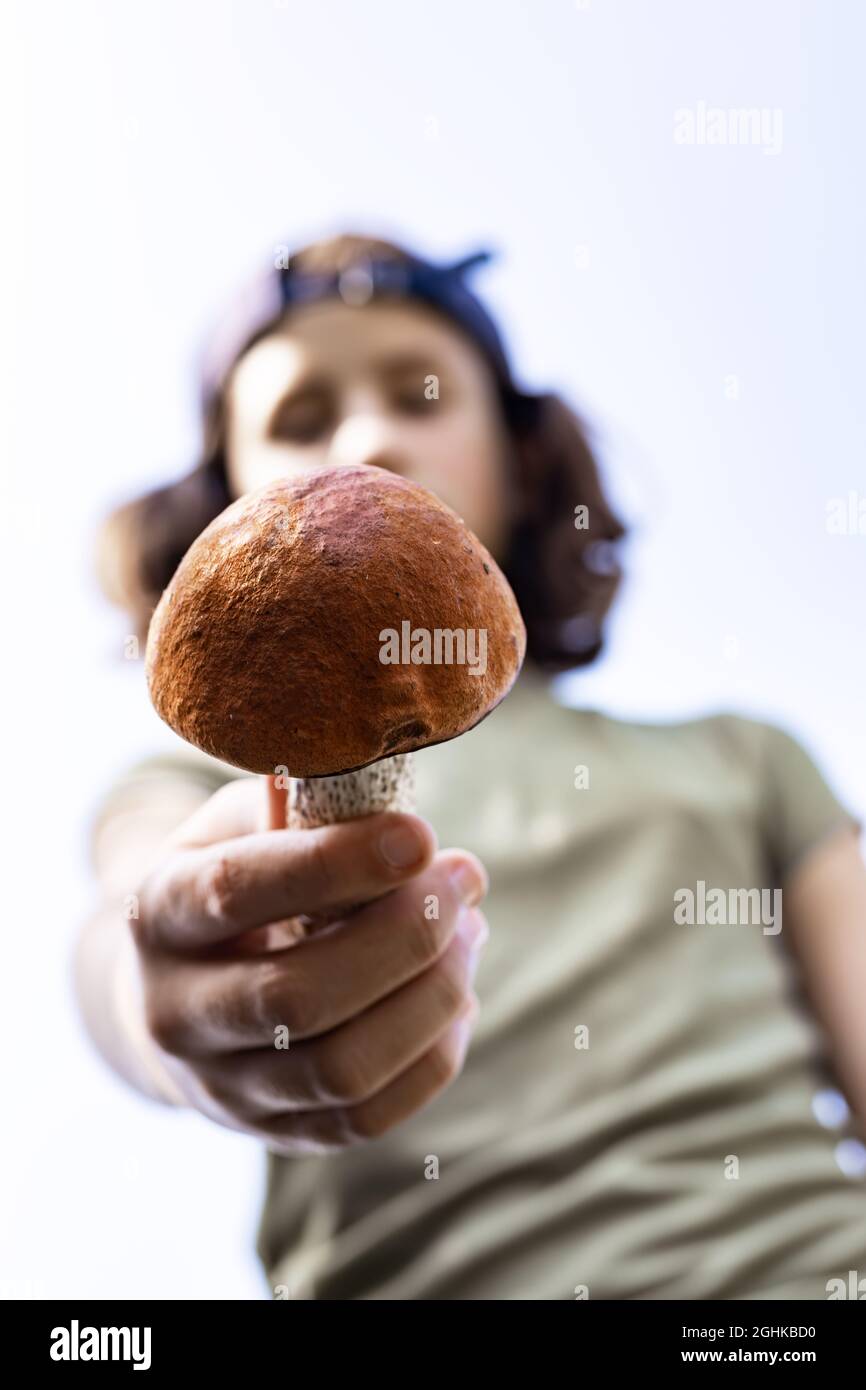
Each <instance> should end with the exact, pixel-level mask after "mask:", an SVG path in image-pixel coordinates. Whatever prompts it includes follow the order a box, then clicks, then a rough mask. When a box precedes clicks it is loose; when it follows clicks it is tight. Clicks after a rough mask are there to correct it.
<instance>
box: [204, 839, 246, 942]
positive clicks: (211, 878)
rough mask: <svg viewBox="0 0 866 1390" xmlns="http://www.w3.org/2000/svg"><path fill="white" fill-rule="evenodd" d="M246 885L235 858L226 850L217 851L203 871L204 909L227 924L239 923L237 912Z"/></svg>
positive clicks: (243, 874)
mask: <svg viewBox="0 0 866 1390" xmlns="http://www.w3.org/2000/svg"><path fill="white" fill-rule="evenodd" d="M246 886H247V885H246V875H245V873H244V871H243V870H242V869H241V868H240V866H239V864H238V862H237V860H236V859H235V858H233V857H232V855H231V854H230V853H229V852H228V851H224V850H221V851H219V852H218V853H217V854H215V855H214V856H213V857H212V858H211V859H210V861H209V862H208V864H207V868H206V869H205V871H204V884H203V897H204V904H205V910H206V911H207V912H208V914H209V915H210V916H211V917H214V918H218V919H219V920H220V921H223V922H225V923H227V925H229V926H236V925H239V922H238V914H239V910H240V903H241V898H242V896H243V892H244V889H245V888H246Z"/></svg>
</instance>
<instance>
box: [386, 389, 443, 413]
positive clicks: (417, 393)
mask: <svg viewBox="0 0 866 1390" xmlns="http://www.w3.org/2000/svg"><path fill="white" fill-rule="evenodd" d="M391 403H392V405H393V407H394V409H395V410H397V411H399V412H400V414H401V415H420V416H424V415H430V416H432V415H433V414H434V413H435V411H436V410H437V409H438V407H439V401H438V399H437V398H436V397H428V396H427V394H426V388H425V385H424V383H423V382H419V383H418V385H417V386H416V385H415V384H414V383H413V384H411V385H408V384H407V385H406V386H401V387H400V389H399V390H397V391H395V392H393V394H392V396H391Z"/></svg>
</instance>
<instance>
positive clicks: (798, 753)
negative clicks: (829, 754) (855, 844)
mask: <svg viewBox="0 0 866 1390" xmlns="http://www.w3.org/2000/svg"><path fill="white" fill-rule="evenodd" d="M759 727H760V729H761V734H762V737H761V743H762V752H763V758H762V772H763V781H762V793H763V795H762V801H761V813H762V820H763V826H764V832H765V835H766V839H767V844H768V849H769V853H770V858H771V861H772V864H773V867H774V870H775V873H776V878H777V881H779V882H781V881H782V880H783V879H784V878H786V877H787V876H788V875H789V874H790V873H791V871H792V870H793V869H794V868H796V867H797V865H798V864H799V863H800V862H801V861H802V860H803V859H804V858H805V857H806V855H807V854H809V852H810V851H811V850H813V849H814V848H816V846H818V845H819V844H821V842H822V841H824V840H826V839H827V838H828V837H829V836H831V835H832V834H834V833H835V832H836V831H838V830H842V829H844V828H846V827H847V828H848V829H849V830H851V832H852V833H855V834H857V833H859V832H860V831H861V830H862V828H863V825H862V821H861V820H860V819H859V817H858V816H857V815H855V814H854V813H853V811H852V810H851V808H850V807H848V806H847V805H846V804H845V803H844V802H843V801H841V800H840V799H839V797H838V796H837V795H836V792H835V791H834V790H833V788H832V787H831V785H830V783H829V781H828V780H827V778H826V777H825V776H824V774H823V772H822V771H821V770H820V769H819V767H818V765H817V764H816V762H815V760H814V759H813V757H812V755H811V754H810V753H809V752H808V751H807V749H806V748H805V747H804V745H803V744H802V743H801V742H800V741H799V739H797V738H795V737H794V736H793V735H792V734H789V733H788V732H787V731H786V730H784V729H781V728H778V727H776V726H775V725H773V724H764V725H761V726H759Z"/></svg>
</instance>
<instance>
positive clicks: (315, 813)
mask: <svg viewBox="0 0 866 1390" xmlns="http://www.w3.org/2000/svg"><path fill="white" fill-rule="evenodd" d="M414 809H415V776H414V767H413V755H412V754H411V753H398V754H397V755H396V756H395V757H393V758H382V759H381V760H380V761H379V762H378V763H371V764H370V766H369V767H362V768H361V769H360V770H359V771H358V772H342V773H340V774H339V776H337V777H302V778H298V777H293V778H292V779H291V783H290V787H289V797H288V810H287V824H288V826H289V827H290V829H293V830H295V829H302V830H311V829H314V828H315V827H316V826H317V825H335V824H336V823H337V822H338V821H344V820H354V819H355V818H356V817H357V816H369V815H372V813H373V812H374V811H414Z"/></svg>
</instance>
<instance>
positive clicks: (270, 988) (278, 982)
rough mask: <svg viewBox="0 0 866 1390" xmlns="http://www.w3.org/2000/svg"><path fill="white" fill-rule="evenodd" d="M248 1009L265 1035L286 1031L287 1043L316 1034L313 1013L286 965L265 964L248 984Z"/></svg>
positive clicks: (309, 1003)
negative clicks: (280, 1030) (276, 1029)
mask: <svg viewBox="0 0 866 1390" xmlns="http://www.w3.org/2000/svg"><path fill="white" fill-rule="evenodd" d="M248 988H249V991H250V995H249V999H250V1007H251V1009H252V1012H253V1017H254V1019H255V1022H256V1025H257V1026H258V1028H259V1029H260V1030H261V1031H262V1032H264V1033H267V1034H270V1033H272V1032H273V1031H274V1029H275V1028H285V1029H286V1030H287V1031H288V1035H289V1041H290V1042H291V1040H292V1038H296V1037H304V1036H305V1035H307V1034H308V1033H311V1032H313V1031H314V1030H315V1016H314V1014H315V1010H314V1007H313V1006H312V1004H311V1002H310V1001H308V999H307V997H306V996H305V993H304V991H303V990H302V989H299V988H298V987H297V984H296V982H295V981H294V980H293V979H292V977H291V975H290V974H289V972H288V969H287V967H286V965H285V964H280V965H269V964H264V965H263V966H262V969H261V970H260V971H258V972H257V973H256V975H255V976H253V978H252V979H251V981H250V983H249V986H248Z"/></svg>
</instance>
